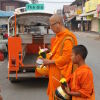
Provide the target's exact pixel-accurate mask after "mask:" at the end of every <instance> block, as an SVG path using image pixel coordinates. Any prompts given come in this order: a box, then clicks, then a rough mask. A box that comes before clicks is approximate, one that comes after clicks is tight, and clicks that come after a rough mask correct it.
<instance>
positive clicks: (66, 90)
mask: <svg viewBox="0 0 100 100" xmlns="http://www.w3.org/2000/svg"><path fill="white" fill-rule="evenodd" d="M65 92H66V93H67V94H68V95H70V88H69V85H68V84H67V87H65Z"/></svg>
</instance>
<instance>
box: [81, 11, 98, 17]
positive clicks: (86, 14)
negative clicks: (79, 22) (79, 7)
mask: <svg viewBox="0 0 100 100" xmlns="http://www.w3.org/2000/svg"><path fill="white" fill-rule="evenodd" d="M96 13H97V11H92V12H89V13H82V14H80V15H79V16H80V17H85V16H89V15H94V14H96Z"/></svg>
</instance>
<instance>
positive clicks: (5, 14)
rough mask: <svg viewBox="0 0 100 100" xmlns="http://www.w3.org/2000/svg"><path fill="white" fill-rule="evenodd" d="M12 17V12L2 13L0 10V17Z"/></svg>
mask: <svg viewBox="0 0 100 100" xmlns="http://www.w3.org/2000/svg"><path fill="white" fill-rule="evenodd" d="M12 15H14V12H13V11H2V10H0V17H10V16H12Z"/></svg>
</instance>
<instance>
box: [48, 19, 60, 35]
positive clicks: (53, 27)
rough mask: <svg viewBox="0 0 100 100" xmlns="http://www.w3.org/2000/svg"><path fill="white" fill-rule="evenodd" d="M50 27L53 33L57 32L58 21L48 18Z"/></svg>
mask: <svg viewBox="0 0 100 100" xmlns="http://www.w3.org/2000/svg"><path fill="white" fill-rule="evenodd" d="M50 28H51V29H52V30H53V32H54V33H59V32H60V22H59V21H57V20H56V19H55V18H50Z"/></svg>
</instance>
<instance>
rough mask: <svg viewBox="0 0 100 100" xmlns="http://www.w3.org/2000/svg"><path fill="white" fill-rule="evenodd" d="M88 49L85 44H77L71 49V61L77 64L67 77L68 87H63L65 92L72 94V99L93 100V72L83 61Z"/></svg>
mask: <svg viewBox="0 0 100 100" xmlns="http://www.w3.org/2000/svg"><path fill="white" fill-rule="evenodd" d="M87 54H88V51H87V49H86V47H85V46H83V45H77V46H75V47H74V48H73V49H72V62H73V64H78V68H77V69H76V70H75V72H74V73H73V74H72V75H71V76H70V77H69V80H68V87H69V88H70V89H71V90H68V89H67V88H65V91H66V93H67V94H69V95H71V96H72V100H95V94H94V84H93V73H92V70H91V69H90V67H89V66H88V65H87V64H86V63H85V58H86V56H87Z"/></svg>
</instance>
